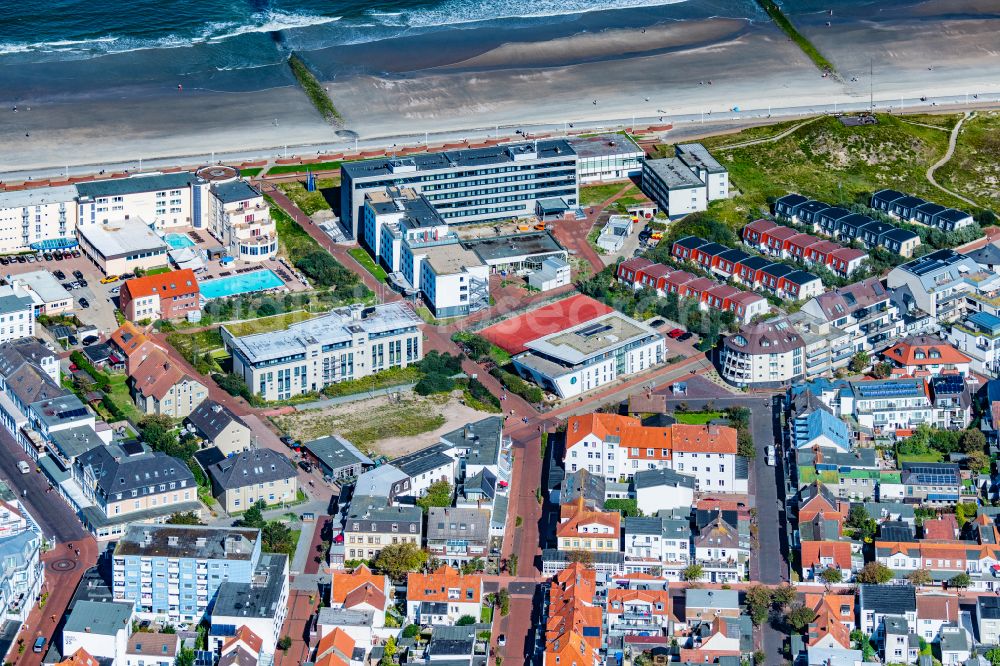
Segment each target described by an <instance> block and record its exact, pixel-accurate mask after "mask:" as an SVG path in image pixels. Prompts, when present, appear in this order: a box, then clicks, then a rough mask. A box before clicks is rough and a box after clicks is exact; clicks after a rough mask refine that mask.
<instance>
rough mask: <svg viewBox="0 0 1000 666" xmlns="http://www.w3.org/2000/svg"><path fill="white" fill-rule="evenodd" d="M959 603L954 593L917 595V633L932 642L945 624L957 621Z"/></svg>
mask: <svg viewBox="0 0 1000 666" xmlns="http://www.w3.org/2000/svg"><path fill="white" fill-rule="evenodd" d="M959 615H960V613H959V603H958V599H957V598H956V597H955V595H954V594H941V593H935V594H919V595H917V624H916V627H915V631H916V632H917V635H918V636H920V637H921V638H923V639H924V640H925V641H927V642H928V643H930V642H932V641H933V640H934V639H935V638H936V637H937V636H938V635H939V634H940V632H941V629H942V628H943V627H945V626H947V625H951V624H955V623H957V622H958V621H959V619H960V618H959Z"/></svg>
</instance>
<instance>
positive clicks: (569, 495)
mask: <svg viewBox="0 0 1000 666" xmlns="http://www.w3.org/2000/svg"><path fill="white" fill-rule="evenodd" d="M580 497H583V500H584V503H588V504H591V505H593V506H596V507H598V508H603V507H604V500H605V498H606V497H607V486H606V483H605V481H604V477H603V476H598V475H597V474H591V473H590V472H588V471H587V470H585V469H581V470H579V471H577V472H570V473H569V474H567V475H566V478H565V479H563V484H562V491H561V492H560V495H559V503H560V504H572V503H573V502H575V501H576V500H577V499H578V498H580Z"/></svg>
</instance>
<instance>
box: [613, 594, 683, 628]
mask: <svg viewBox="0 0 1000 666" xmlns="http://www.w3.org/2000/svg"><path fill="white" fill-rule="evenodd" d="M677 624H678V621H677V616H676V615H675V614H674V612H673V600H672V599H671V597H670V591H669V590H666V589H662V590H632V589H621V588H612V589H609V590H608V599H607V604H606V606H605V626H606V630H607V635H608V637H609V638H610V637H612V636H640V635H641V636H659V637H663V638H666V637H669V636H673V635H674V627H675V625H677Z"/></svg>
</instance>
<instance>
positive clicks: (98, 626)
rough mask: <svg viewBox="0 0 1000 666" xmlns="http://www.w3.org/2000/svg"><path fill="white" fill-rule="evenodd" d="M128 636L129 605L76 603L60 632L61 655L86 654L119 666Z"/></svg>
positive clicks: (129, 621)
mask: <svg viewBox="0 0 1000 666" xmlns="http://www.w3.org/2000/svg"><path fill="white" fill-rule="evenodd" d="M131 634H132V607H131V606H130V605H129V604H122V603H107V602H103V603H102V602H97V601H87V600H83V599H81V600H78V601H77V602H76V603H75V604H73V608H72V609H70V611H69V612H68V613H67V614H66V622H65V624H64V625H63V630H62V653H63V654H73V653H75V652H76V651H77V650H80V649H83V650H86V652H87V654H89V655H91V656H93V657H95V658H97V659H108V660H110V661H111V663H112V664H113V665H117V664H119V663H121V661H122V660H121V658H122V657H123V656H124V655H125V652H126V650H127V648H128V639H129V636H130V635H131Z"/></svg>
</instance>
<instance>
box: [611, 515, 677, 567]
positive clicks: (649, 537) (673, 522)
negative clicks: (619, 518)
mask: <svg viewBox="0 0 1000 666" xmlns="http://www.w3.org/2000/svg"><path fill="white" fill-rule="evenodd" d="M622 532H623V534H624V544H625V570H626V572H628V573H643V574H654V573H659V577H660V578H663V579H666V580H671V581H680V580H681V572H683V571H684V569H685V568H687V566H688V565H689V564H691V525H690V523H689V521H687V520H683V519H678V518H665V517H659V516H629V517H626V518H625V525H624V527H623V528H622Z"/></svg>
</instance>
